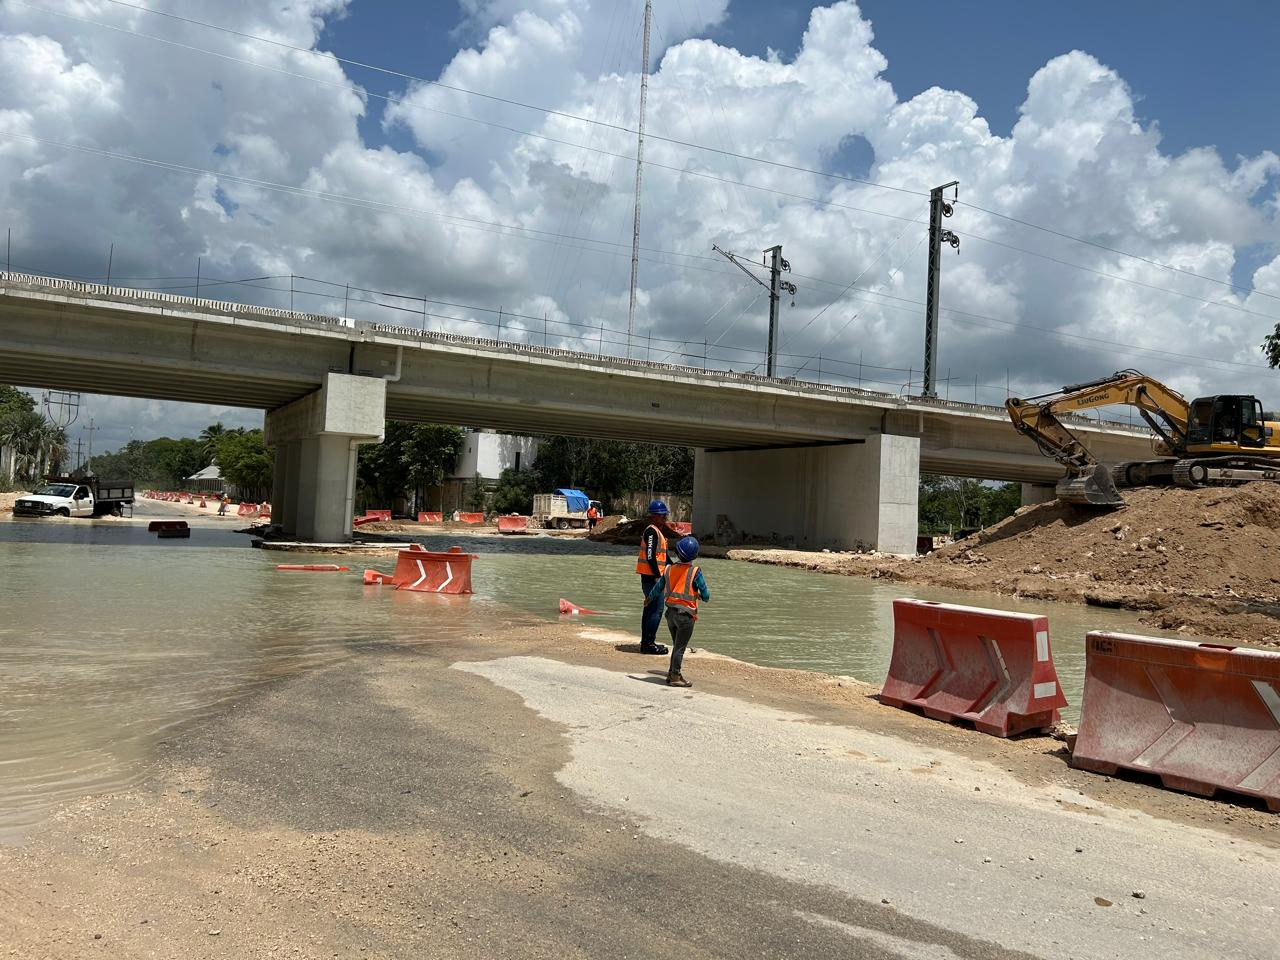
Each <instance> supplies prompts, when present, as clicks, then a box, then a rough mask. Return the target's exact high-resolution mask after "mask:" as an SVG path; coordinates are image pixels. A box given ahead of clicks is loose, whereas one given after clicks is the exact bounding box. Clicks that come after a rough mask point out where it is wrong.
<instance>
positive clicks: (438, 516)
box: [418, 513, 444, 523]
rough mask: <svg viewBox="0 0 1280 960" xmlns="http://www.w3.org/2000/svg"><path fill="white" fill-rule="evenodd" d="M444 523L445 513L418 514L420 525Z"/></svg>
mask: <svg viewBox="0 0 1280 960" xmlns="http://www.w3.org/2000/svg"><path fill="white" fill-rule="evenodd" d="M443 521H444V514H443V513H420V514H418V522H419V523H441V522H443Z"/></svg>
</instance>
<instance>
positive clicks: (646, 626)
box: [640, 573, 663, 647]
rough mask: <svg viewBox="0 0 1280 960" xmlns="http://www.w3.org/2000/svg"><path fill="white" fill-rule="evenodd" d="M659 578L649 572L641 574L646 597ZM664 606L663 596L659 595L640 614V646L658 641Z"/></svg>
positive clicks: (641, 582)
mask: <svg viewBox="0 0 1280 960" xmlns="http://www.w3.org/2000/svg"><path fill="white" fill-rule="evenodd" d="M658 580H659V578H658V577H651V576H649V574H647V573H642V574H640V586H641V588H642V589H643V590H644V595H645V598H646V599H647V598H648V596H649V591H650V590H652V589H653V585H654V584H655V583H657V582H658ZM662 606H663V604H662V598H661V597H659V598H658V599H657V600H655V601H653V603H649V604H646V605H645V608H644V612H643V613H642V614H640V646H642V647H648V646H651V645H653V644H655V643H657V642H658V624H660V623H662Z"/></svg>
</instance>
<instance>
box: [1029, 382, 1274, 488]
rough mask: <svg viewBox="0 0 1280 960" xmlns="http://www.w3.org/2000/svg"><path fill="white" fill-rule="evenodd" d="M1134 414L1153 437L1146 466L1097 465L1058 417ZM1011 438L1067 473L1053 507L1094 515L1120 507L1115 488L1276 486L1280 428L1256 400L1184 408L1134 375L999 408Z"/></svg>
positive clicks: (1236, 397) (1226, 397) (1218, 399)
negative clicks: (1081, 507)
mask: <svg viewBox="0 0 1280 960" xmlns="http://www.w3.org/2000/svg"><path fill="white" fill-rule="evenodd" d="M1117 405H1125V406H1131V407H1137V409H1138V412H1139V413H1140V414H1142V418H1143V419H1144V420H1145V421H1146V422H1147V425H1148V426H1149V427H1151V429H1152V430H1154V431H1155V433H1156V437H1157V439H1155V441H1154V444H1153V449H1154V453H1155V456H1154V457H1153V458H1152V459H1149V460H1134V461H1129V462H1126V463H1117V464H1109V465H1108V464H1103V463H1100V462H1099V461H1098V459H1097V457H1095V456H1094V455H1093V453H1092V452H1090V450H1089V448H1088V447H1087V446H1086V445H1085V443H1084V441H1082V440H1081V439H1080V438H1079V437H1078V436H1077V435H1076V434H1075V433H1073V432H1072V430H1071V428H1070V426H1068V424H1067V423H1064V422H1063V420H1062V417H1063V415H1065V414H1071V413H1077V412H1081V411H1084V410H1093V409H1096V408H1098V407H1110V406H1117ZM1005 408H1006V409H1007V410H1008V411H1009V418H1010V419H1011V420H1012V421H1013V425H1014V426H1015V427H1016V428H1017V429H1018V432H1019V433H1022V434H1025V435H1026V436H1028V437H1030V438H1031V439H1032V440H1034V441H1035V442H1036V445H1037V446H1038V447H1039V448H1040V450H1041V452H1042V453H1044V454H1045V455H1046V456H1050V457H1053V458H1054V459H1055V460H1057V461H1058V462H1059V463H1061V464H1062V465H1063V466H1064V467H1066V468H1067V475H1066V476H1065V477H1064V478H1063V479H1062V480H1060V481H1059V482H1058V486H1057V490H1056V492H1057V495H1058V499H1060V500H1065V501H1067V502H1068V503H1080V504H1089V505H1092V506H1099V507H1122V506H1124V497H1123V496H1121V494H1120V491H1119V489H1118V488H1121V487H1143V486H1151V485H1174V486H1179V487H1209V486H1231V485H1234V484H1239V483H1247V482H1249V481H1250V480H1271V481H1280V422H1277V417H1278V415H1277V414H1271V413H1264V412H1263V410H1262V404H1261V403H1260V402H1259V401H1258V399H1257V397H1253V396H1249V395H1247V394H1221V395H1219V396H1215V397H1199V398H1197V399H1195V400H1192V401H1191V402H1190V403H1188V402H1187V400H1186V399H1185V398H1184V397H1183V396H1182V395H1181V394H1180V393H1178V392H1177V391H1176V390H1171V389H1170V388H1169V387H1166V386H1165V385H1164V384H1163V383H1161V382H1160V381H1159V380H1156V379H1155V378H1153V377H1148V376H1146V375H1145V374H1142V373H1140V372H1138V371H1137V370H1121V371H1119V372H1118V373H1113V374H1112V375H1111V376H1109V377H1103V378H1102V379H1101V380H1093V381H1091V382H1089V383H1076V384H1072V385H1070V386H1065V387H1063V388H1062V390H1061V391H1059V392H1056V393H1046V394H1042V395H1040V396H1038V397H1028V398H1027V399H1025V400H1023V399H1020V398H1017V397H1010V398H1009V399H1008V400H1006V401H1005Z"/></svg>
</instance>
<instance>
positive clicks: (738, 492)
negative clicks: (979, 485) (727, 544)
mask: <svg viewBox="0 0 1280 960" xmlns="http://www.w3.org/2000/svg"><path fill="white" fill-rule="evenodd" d="M919 486H920V440H919V438H918V437H907V436H895V435H890V434H873V435H871V436H869V437H867V438H866V439H865V440H862V441H856V442H850V443H842V444H838V445H831V446H813V447H795V448H786V447H783V448H775V449H768V450H736V451H714V450H698V451H697V454H696V459H695V463H694V488H693V490H694V492H693V517H694V525H695V532H698V533H701V534H703V535H706V534H712V533H714V531H715V529H716V526H717V523H718V518H719V517H720V516H724V517H726V518H727V519H728V520H729V521H730V522H731V523H732V524H733V525H734V527H735V528H736V529H737V531H738V532H739V533H740V534H743V535H745V536H747V537H764V538H767V539H776V540H778V541H779V542H782V543H794V545H795V546H797V547H800V548H805V549H820V548H822V547H829V548H831V549H834V550H857V549H863V550H867V549H870V550H879V551H882V552H884V553H898V554H914V553H915V552H916V534H917V527H918V523H919V521H918V505H919Z"/></svg>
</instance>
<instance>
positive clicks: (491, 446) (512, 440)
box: [453, 430, 539, 480]
mask: <svg viewBox="0 0 1280 960" xmlns="http://www.w3.org/2000/svg"><path fill="white" fill-rule="evenodd" d="M538 443H539V441H538V439H537V438H536V437H517V436H513V435H511V434H509V433H491V432H489V431H487V430H475V431H468V432H467V436H466V439H465V440H464V441H463V444H462V455H461V456H459V457H458V465H457V466H456V467H454V469H453V479H454V480H474V479H475V478H476V477H477V476H478V477H480V478H481V479H482V480H497V479H498V476H499V475H500V474H501V473H502V471H503V470H509V469H515V470H528V469H529V468H530V467H532V466H533V462H534V460H536V459H537V456H538Z"/></svg>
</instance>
